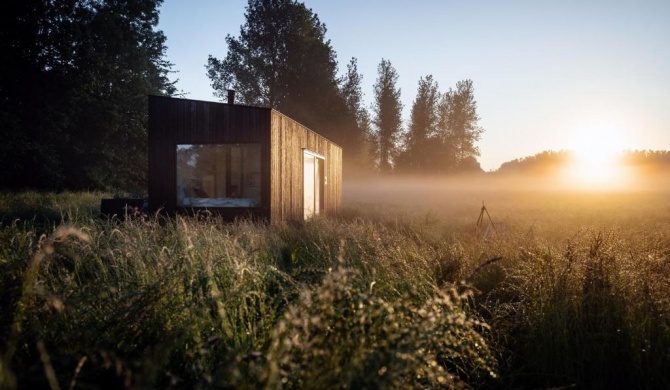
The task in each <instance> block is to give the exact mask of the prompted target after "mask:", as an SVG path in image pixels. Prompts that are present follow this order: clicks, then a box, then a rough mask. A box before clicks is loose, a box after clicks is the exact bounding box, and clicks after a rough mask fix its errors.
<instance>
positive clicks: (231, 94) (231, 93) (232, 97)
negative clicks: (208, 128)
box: [228, 89, 235, 104]
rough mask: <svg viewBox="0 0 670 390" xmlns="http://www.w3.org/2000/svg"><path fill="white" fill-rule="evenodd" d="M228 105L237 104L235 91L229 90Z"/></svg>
mask: <svg viewBox="0 0 670 390" xmlns="http://www.w3.org/2000/svg"><path fill="white" fill-rule="evenodd" d="M228 104H235V90H234V89H229V90H228Z"/></svg>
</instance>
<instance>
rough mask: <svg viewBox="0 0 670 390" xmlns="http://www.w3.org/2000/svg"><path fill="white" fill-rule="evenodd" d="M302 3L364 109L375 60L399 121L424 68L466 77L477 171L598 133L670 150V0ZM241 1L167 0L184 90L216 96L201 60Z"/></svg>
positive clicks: (590, 139) (621, 142) (238, 21)
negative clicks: (476, 135) (393, 91)
mask: <svg viewBox="0 0 670 390" xmlns="http://www.w3.org/2000/svg"><path fill="white" fill-rule="evenodd" d="M304 3H305V5H306V6H307V7H308V8H311V9H312V11H313V12H314V13H316V14H317V15H318V17H319V20H320V21H321V22H323V23H324V24H325V25H326V27H327V30H328V31H327V33H326V38H327V39H329V40H330V42H331V46H332V48H333V49H334V51H335V52H336V54H337V60H338V63H339V71H340V74H342V73H344V72H345V71H346V65H347V63H348V62H349V60H350V59H351V58H352V57H356V58H357V59H358V71H359V73H362V75H363V84H362V89H363V93H364V101H365V104H366V106H367V107H368V108H370V107H371V105H372V103H373V100H374V95H373V85H374V82H375V79H376V78H377V66H378V65H379V63H380V62H381V60H382V59H388V60H390V61H391V63H392V65H393V67H394V68H395V69H396V71H397V72H398V75H399V80H398V85H397V86H398V87H399V88H400V89H401V100H402V102H403V104H404V109H403V119H404V121H405V124H407V122H408V121H409V114H410V109H411V106H412V102H413V101H414V99H415V97H416V92H417V86H418V82H419V79H420V78H421V77H425V76H427V75H433V77H434V79H435V80H436V81H437V82H438V83H439V86H440V90H441V91H442V92H445V91H447V90H449V88H455V85H456V83H457V82H458V81H460V80H464V79H471V80H472V81H473V83H474V89H475V99H476V101H477V110H478V114H479V116H480V118H481V119H480V122H479V125H480V126H482V127H483V128H484V133H483V134H482V139H481V140H480V141H479V142H478V143H477V145H478V146H479V148H480V152H481V155H480V157H479V161H480V163H481V165H482V168H484V169H485V170H494V169H497V168H498V167H499V166H500V165H501V164H502V163H504V162H506V161H510V160H513V159H516V158H522V157H526V156H531V155H534V154H536V153H540V152H542V151H545V150H567V149H574V148H575V147H583V144H584V143H586V144H591V143H599V142H600V141H599V140H600V139H603V138H608V139H610V141H609V142H610V144H611V143H612V142H611V140H616V145H618V146H617V147H619V148H621V149H631V150H639V149H652V150H670V22H668V21H669V20H670V1H668V0H630V1H619V0H610V1H600V0H582V1H573V0H561V1H559V0H555V1H544V0H534V1H516V0H510V1H503V0H498V1H477V0H472V1H465V0H460V1H456V0H451V1H437V0H435V1H429V0H414V1H411V2H410V1H397V0H386V1H384V0H369V1H366V0H338V1H333V0H306V1H304ZM246 4H247V1H246V0H189V1H186V0H165V1H164V3H163V5H162V7H161V9H160V23H159V25H158V29H160V30H162V31H163V32H164V33H165V35H166V37H167V42H166V45H167V47H168V49H167V60H168V61H170V62H172V63H173V64H174V66H173V70H174V71H176V72H177V73H175V74H174V75H173V76H172V77H173V78H178V79H179V82H178V83H177V88H178V89H179V90H182V91H183V92H186V93H187V95H186V97H187V98H189V99H198V100H209V101H216V100H219V99H218V98H216V97H214V95H213V89H212V88H211V86H210V81H209V79H208V78H207V76H206V70H205V64H206V63H207V57H208V56H209V55H213V56H214V57H217V58H219V59H223V58H225V56H226V52H227V47H226V43H225V40H224V38H225V36H226V35H229V34H230V35H233V36H235V37H237V36H239V31H240V26H241V25H242V24H244V22H245V19H244V13H245V8H246ZM580 144H581V145H580ZM610 147H611V146H610Z"/></svg>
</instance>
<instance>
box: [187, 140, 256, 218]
mask: <svg viewBox="0 0 670 390" xmlns="http://www.w3.org/2000/svg"><path fill="white" fill-rule="evenodd" d="M260 204H261V147H260V144H214V145H208V144H198V145H177V206H182V207H260Z"/></svg>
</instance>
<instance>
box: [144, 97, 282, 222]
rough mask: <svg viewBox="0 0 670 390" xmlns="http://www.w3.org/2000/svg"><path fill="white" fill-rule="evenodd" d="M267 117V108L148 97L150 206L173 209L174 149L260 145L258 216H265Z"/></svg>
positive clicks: (267, 193)
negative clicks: (239, 144)
mask: <svg viewBox="0 0 670 390" xmlns="http://www.w3.org/2000/svg"><path fill="white" fill-rule="evenodd" d="M270 118H271V110H270V109H268V108H260V107H250V106H243V105H234V104H233V105H231V104H223V103H216V102H205V101H197V100H189V99H175V98H168V97H160V96H150V97H149V207H150V208H151V209H152V210H158V209H161V208H162V209H166V210H168V211H174V210H176V209H177V194H176V190H177V189H176V182H177V172H176V171H177V169H176V147H177V145H178V144H235V143H260V144H261V202H262V204H261V210H260V213H261V214H262V216H263V215H264V216H266V217H269V214H270V197H271V194H270V182H271V180H270V153H269V151H270ZM224 211H226V210H224ZM230 212H234V210H230Z"/></svg>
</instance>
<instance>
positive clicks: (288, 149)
mask: <svg viewBox="0 0 670 390" xmlns="http://www.w3.org/2000/svg"><path fill="white" fill-rule="evenodd" d="M341 201H342V148H341V147H340V146H338V145H336V144H334V143H333V142H331V141H329V140H328V139H326V138H324V137H323V136H321V135H319V134H317V133H315V132H314V131H312V130H310V129H308V128H306V127H305V126H302V125H301V124H300V123H298V122H296V121H294V120H292V119H291V118H289V117H287V116H286V115H283V114H282V113H280V112H278V111H276V110H274V109H271V108H265V107H252V106H246V105H240V104H234V92H232V91H229V95H228V104H225V103H218V102H206V101H198V100H189V99H177V98H170V97H162V96H150V97H149V209H150V210H152V211H156V210H159V209H163V210H166V211H168V212H174V211H177V212H178V211H192V210H202V209H207V210H211V211H215V212H217V213H219V214H221V215H222V216H224V217H225V218H227V219H232V218H234V217H236V216H239V215H246V216H252V217H260V218H262V219H266V220H271V221H281V220H300V219H307V218H310V217H311V216H314V215H316V214H323V213H326V214H327V213H334V212H336V211H337V210H338V208H339V207H340V203H341Z"/></svg>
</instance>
